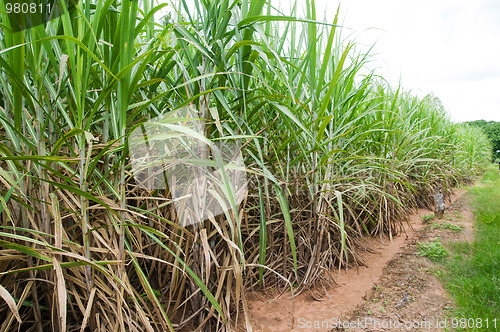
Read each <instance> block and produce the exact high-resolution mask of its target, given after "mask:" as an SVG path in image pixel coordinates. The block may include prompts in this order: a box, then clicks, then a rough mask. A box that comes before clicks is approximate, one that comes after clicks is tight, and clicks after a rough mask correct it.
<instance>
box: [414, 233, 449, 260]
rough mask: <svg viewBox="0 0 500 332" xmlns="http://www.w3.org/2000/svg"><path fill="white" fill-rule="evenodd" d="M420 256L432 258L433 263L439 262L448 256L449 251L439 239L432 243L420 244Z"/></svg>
mask: <svg viewBox="0 0 500 332" xmlns="http://www.w3.org/2000/svg"><path fill="white" fill-rule="evenodd" d="M418 254H419V255H420V256H424V257H428V258H430V259H431V260H432V261H433V262H438V261H441V260H442V259H443V258H444V257H446V256H448V251H447V250H446V248H445V247H444V246H443V244H442V243H441V240H440V239H439V238H437V239H435V240H434V241H430V242H419V243H418Z"/></svg>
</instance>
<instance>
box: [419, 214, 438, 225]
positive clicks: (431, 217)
mask: <svg viewBox="0 0 500 332" xmlns="http://www.w3.org/2000/svg"><path fill="white" fill-rule="evenodd" d="M434 218H436V216H435V215H434V213H433V214H428V215H426V216H423V217H422V220H423V222H424V223H425V224H428V223H430V222H431V221H432V220H434Z"/></svg>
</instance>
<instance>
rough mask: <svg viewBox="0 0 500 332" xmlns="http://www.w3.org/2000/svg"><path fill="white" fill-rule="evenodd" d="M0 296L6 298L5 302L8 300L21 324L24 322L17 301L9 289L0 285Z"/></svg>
mask: <svg viewBox="0 0 500 332" xmlns="http://www.w3.org/2000/svg"><path fill="white" fill-rule="evenodd" d="M0 296H1V297H2V298H3V299H4V300H5V302H7V305H8V306H9V308H10V310H11V311H12V313H13V314H14V316H15V317H16V319H17V321H18V322H19V324H20V323H22V322H23V321H22V320H21V316H19V310H17V305H16V301H15V300H14V298H13V297H12V295H10V293H9V291H8V290H6V289H5V288H4V287H3V286H2V285H0Z"/></svg>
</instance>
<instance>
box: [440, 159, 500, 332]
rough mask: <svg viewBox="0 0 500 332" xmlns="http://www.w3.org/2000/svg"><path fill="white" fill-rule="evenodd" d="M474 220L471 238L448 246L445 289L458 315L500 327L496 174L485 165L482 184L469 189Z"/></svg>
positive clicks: (498, 186)
mask: <svg viewBox="0 0 500 332" xmlns="http://www.w3.org/2000/svg"><path fill="white" fill-rule="evenodd" d="M470 193H471V194H472V196H473V207H474V215H475V219H476V226H475V227H476V233H475V241H474V243H472V244H470V243H467V242H458V243H454V244H452V246H451V248H450V253H451V255H450V258H449V259H448V261H447V263H446V264H445V265H446V273H445V275H444V278H445V284H446V288H447V289H448V291H449V292H450V294H451V295H452V296H453V297H454V298H455V300H456V302H457V304H458V309H457V312H456V313H455V316H456V317H458V318H467V319H469V318H474V319H481V320H482V322H483V326H482V327H480V328H479V326H476V327H475V328H477V329H478V330H482V329H484V328H486V325H484V324H485V323H486V322H487V321H486V320H488V322H489V328H493V329H492V331H493V330H494V329H495V328H494V325H492V324H495V323H496V325H497V327H496V328H500V175H499V174H498V169H495V168H493V167H490V168H488V170H487V172H486V174H485V176H484V178H483V180H482V185H480V186H476V187H474V188H472V189H471V190H470Z"/></svg>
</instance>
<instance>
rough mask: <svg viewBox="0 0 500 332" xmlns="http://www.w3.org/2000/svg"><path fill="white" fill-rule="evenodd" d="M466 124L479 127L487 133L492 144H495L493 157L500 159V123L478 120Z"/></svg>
mask: <svg viewBox="0 0 500 332" xmlns="http://www.w3.org/2000/svg"><path fill="white" fill-rule="evenodd" d="M466 123H467V124H469V125H471V126H475V127H479V128H481V129H482V130H483V131H484V132H485V134H486V135H487V136H488V139H489V140H490V141H491V144H493V156H494V157H495V158H496V159H500V153H499V152H498V151H500V122H495V121H486V120H476V121H470V122H466Z"/></svg>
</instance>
